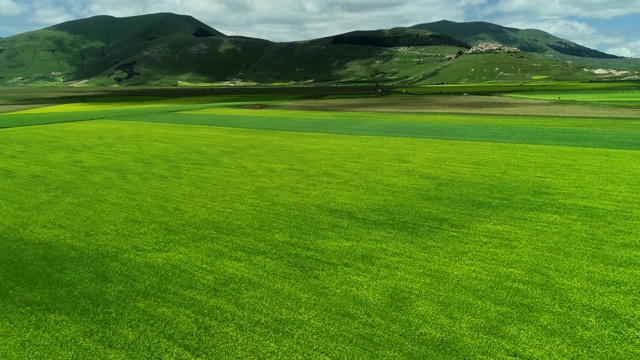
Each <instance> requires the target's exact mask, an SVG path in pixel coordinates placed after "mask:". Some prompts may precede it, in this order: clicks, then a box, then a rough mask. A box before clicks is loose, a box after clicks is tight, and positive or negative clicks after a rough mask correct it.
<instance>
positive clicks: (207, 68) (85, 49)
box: [0, 13, 640, 86]
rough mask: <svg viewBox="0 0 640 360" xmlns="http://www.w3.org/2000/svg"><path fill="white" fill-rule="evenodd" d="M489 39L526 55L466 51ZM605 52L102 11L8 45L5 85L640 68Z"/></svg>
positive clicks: (501, 31)
mask: <svg viewBox="0 0 640 360" xmlns="http://www.w3.org/2000/svg"><path fill="white" fill-rule="evenodd" d="M481 41H488V42H496V43H500V44H503V45H506V46H513V47H518V48H520V50H521V51H522V54H520V55H519V56H515V55H514V54H510V55H507V54H491V55H490V54H485V57H483V58H479V57H478V56H480V55H467V54H466V53H467V51H468V49H469V48H470V47H471V46H472V45H477V44H478V43H479V42H481ZM528 44H529V45H531V44H533V45H536V46H537V47H536V46H533V45H531V46H529V47H527V45H528ZM518 45H520V46H518ZM563 46H564V47H566V48H567V49H569V50H567V49H565V48H564V47H563ZM554 47H555V48H554ZM526 50H532V51H526ZM559 50H561V51H559ZM572 51H573V52H576V53H578V55H585V54H586V55H590V54H596V55H598V56H601V58H598V57H596V58H587V57H584V56H575V55H571V52H572ZM590 51H591V52H594V51H595V52H596V53H591V52H590ZM463 54H464V55H463ZM602 54H604V53H600V52H597V50H593V49H588V48H586V47H582V46H581V45H578V44H575V43H572V42H569V41H567V40H564V39H561V38H558V37H555V36H553V35H551V34H548V33H545V32H543V31H540V30H531V29H528V30H520V29H516V28H507V27H503V26H500V25H496V24H491V23H483V22H474V23H454V22H451V21H445V20H443V21H440V22H436V23H427V24H418V25H414V26H412V27H404V28H403V27H397V28H392V29H378V30H358V31H351V32H347V33H343V34H337V35H334V36H329V37H324V38H318V39H312V40H307V41H296V42H281V43H276V42H271V41H268V40H264V39H257V38H251V37H244V36H228V35H226V34H223V33H222V32H220V31H218V30H216V29H215V28H213V27H210V26H208V25H206V24H204V23H202V22H200V21H199V20H197V19H196V18H194V17H192V16H189V15H176V14H172V13H157V14H149V15H139V16H133V17H125V18H116V17H112V16H106V15H99V16H94V17H91V18H86V19H80V20H73V21H68V22H64V23H60V24H57V25H53V26H50V27H47V28H44V29H41V30H36V31H32V32H27V33H23V34H18V35H14V36H11V37H8V38H4V39H0V85H14V86H15V85H29V84H31V85H38V84H40V85H51V84H65V85H73V84H77V83H78V82H83V83H85V84H91V85H101V86H109V85H127V86H137V85H158V86H170V85H180V84H185V85H189V84H191V85H195V84H226V85H244V84H282V83H320V84H340V83H390V84H391V83H410V84H419V83H433V82H474V81H488V80H489V79H494V81H498V79H500V80H502V81H506V80H511V81H526V80H530V79H531V77H532V76H535V77H549V78H552V79H558V80H567V79H571V80H582V79H586V78H589V77H592V76H591V75H593V74H591V75H589V74H586V73H585V72H584V71H583V70H582V69H581V68H580V64H582V63H584V64H585V66H586V64H589V66H591V65H597V64H613V65H616V66H624V67H626V68H625V70H636V69H637V70H640V62H634V61H626V62H625V61H623V60H624V59H619V58H618V57H615V56H613V55H609V54H604V55H602ZM483 63H487V64H485V65H482V64H483ZM565 63H566V64H565ZM532 64H534V65H536V66H533V65H532ZM567 64H570V65H567ZM494 65H496V66H494ZM603 66H604V65H603ZM495 69H498V70H499V69H508V71H498V70H495ZM489 72H491V73H493V72H495V73H496V74H489ZM498 75H499V76H498Z"/></svg>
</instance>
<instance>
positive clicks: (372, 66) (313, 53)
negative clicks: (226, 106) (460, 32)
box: [244, 29, 469, 83]
mask: <svg viewBox="0 0 640 360" xmlns="http://www.w3.org/2000/svg"><path fill="white" fill-rule="evenodd" d="M468 47H469V46H468V45H467V44H464V43H462V42H460V41H458V40H455V39H453V38H451V37H449V36H444V35H440V34H435V33H433V32H429V31H423V30H409V29H400V30H395V29H393V30H371V31H354V32H349V33H345V34H339V35H336V36H331V37H326V38H321V39H316V40H311V41H303V42H292V43H283V44H279V45H278V46H276V47H274V48H273V49H271V50H270V51H269V52H268V53H267V54H265V56H263V57H262V58H261V59H260V61H258V62H256V63H255V64H254V65H253V66H252V67H250V68H249V69H248V70H247V73H246V74H245V75H244V78H246V79H247V81H257V82H287V81H295V82H311V81H313V82H348V83H359V82H367V83H388V82H415V81H418V79H420V78H422V73H424V72H425V71H427V70H428V69H430V68H432V67H439V66H440V65H441V64H444V63H445V60H444V56H445V55H446V54H450V53H456V52H461V51H466V49H467V48H468Z"/></svg>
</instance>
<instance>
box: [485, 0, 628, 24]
mask: <svg viewBox="0 0 640 360" xmlns="http://www.w3.org/2000/svg"><path fill="white" fill-rule="evenodd" d="M484 13H486V14H491V13H505V14H510V13H511V14H512V13H520V14H523V13H528V14H531V15H534V16H558V15H561V16H563V17H586V18H592V19H613V18H616V17H619V16H625V15H632V14H640V0H554V1H545V2H538V1H530V0H500V1H498V2H497V3H496V4H494V5H491V6H488V7H487V8H485V9H484Z"/></svg>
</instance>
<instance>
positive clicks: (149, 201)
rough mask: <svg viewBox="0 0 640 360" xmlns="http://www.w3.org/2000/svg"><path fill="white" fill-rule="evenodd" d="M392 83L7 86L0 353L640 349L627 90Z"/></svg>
mask: <svg viewBox="0 0 640 360" xmlns="http://www.w3.org/2000/svg"><path fill="white" fill-rule="evenodd" d="M403 90H405V89H401V88H397V89H384V92H383V93H382V95H380V94H379V93H378V92H377V89H373V88H364V87H361V88H356V89H349V90H345V91H346V92H347V93H337V92H338V90H335V89H334V90H326V91H324V92H323V93H315V94H314V90H309V89H304V90H298V91H296V89H289V90H285V89H280V90H274V91H275V93H269V91H264V90H255V89H254V90H253V92H254V93H251V92H246V93H245V92H244V91H249V90H239V93H230V92H225V91H226V90H225V91H223V90H220V93H211V92H215V91H218V90H215V89H210V90H202V89H200V90H193V92H192V93H189V95H186V96H185V95H184V94H185V93H184V92H180V93H174V94H170V93H163V91H165V90H161V89H152V90H145V91H142V90H133V91H128V92H111V91H109V92H107V93H102V91H95V90H92V92H91V93H83V92H76V90H61V91H60V93H58V94H52V93H47V95H45V94H42V96H41V95H39V94H37V90H36V92H35V93H36V96H35V97H34V96H33V95H32V94H27V93H19V92H18V91H17V90H15V89H11V90H2V89H0V112H4V113H3V114H0V143H1V144H2V159H1V160H0V189H2V190H3V196H2V197H0V214H1V215H0V217H1V218H2V221H1V222H0V293H2V294H6V296H2V297H0V335H1V336H2V345H0V357H2V358H74V357H89V358H93V357H96V358H105V357H108V358H122V359H126V358H430V359H433V358H443V359H444V358H447V359H449V358H492V359H494V358H526V359H529V358H590V359H628V358H638V357H640V350H639V349H640V340H639V339H640V325H639V324H640V312H639V311H638V301H637V299H639V298H640V290H639V289H640V244H639V243H638V236H637V234H640V194H639V193H638V191H637V184H638V178H640V167H639V166H638V156H639V153H638V152H639V151H640V107H639V106H638V101H639V100H640V96H637V93H635V92H634V91H635V90H633V89H631V90H628V92H624V93H623V95H625V96H622V97H624V99H623V100H620V101H623V103H621V104H618V105H615V104H612V101H614V100H615V99H614V98H616V99H617V98H621V96H620V94H618V93H616V91H618V90H610V91H601V92H599V91H600V90H597V91H596V90H590V91H591V95H590V96H586V95H585V93H581V92H579V91H578V92H571V93H570V92H563V93H561V95H557V94H556V93H552V92H548V93H547V94H543V93H540V92H534V93H519V94H511V95H510V97H505V96H498V95H494V96H476V95H473V94H471V93H469V94H470V95H468V96H464V95H463V93H461V92H456V93H455V94H454V95H451V94H444V95H414V94H409V93H408V92H407V93H404V92H403ZM166 91H170V90H166ZM181 91H184V90H181ZM463 91H465V92H468V90H463ZM315 92H318V89H315ZM163 94H164V95H163ZM177 94H181V95H177ZM576 94H578V95H579V96H578V95H576ZM593 94H596V95H597V94H599V95H598V96H595V95H593ZM628 94H636V95H633V96H626V95H628ZM513 95H518V96H525V97H538V98H541V99H528V98H524V99H523V98H521V97H514V96H513ZM558 96H559V97H561V99H560V100H558V99H557V97H558ZM572 96H576V98H573V99H572V98H571V97H572ZM545 97H547V98H545ZM256 105H260V106H256ZM15 110H20V111H17V112H16V111H15Z"/></svg>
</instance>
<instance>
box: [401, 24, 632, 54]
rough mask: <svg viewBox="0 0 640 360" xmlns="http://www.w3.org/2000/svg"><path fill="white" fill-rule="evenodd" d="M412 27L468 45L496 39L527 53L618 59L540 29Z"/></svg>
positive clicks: (495, 26)
mask: <svg viewBox="0 0 640 360" xmlns="http://www.w3.org/2000/svg"><path fill="white" fill-rule="evenodd" d="M411 28H412V29H423V30H429V31H433V32H437V33H441V34H446V35H449V36H451V37H453V38H456V39H458V40H460V41H463V42H466V43H469V44H471V45H477V44H479V43H482V42H495V43H500V44H502V45H506V46H512V47H517V48H518V49H520V50H522V51H526V52H534V53H552V54H563V55H570V56H579V57H592V58H601V59H615V58H619V57H618V56H615V55H611V54H606V53H603V52H601V51H598V50H594V49H590V48H588V47H585V46H582V45H578V44H576V43H573V42H571V41H567V40H564V39H561V38H559V37H556V36H553V35H551V34H549V33H546V32H544V31H541V30H535V29H525V30H521V29H516V28H510V27H504V26H500V25H496V24H491V23H487V22H468V23H458V22H453V21H447V20H443V21H438V22H434V23H428V24H420V25H415V26H412V27H411Z"/></svg>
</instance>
